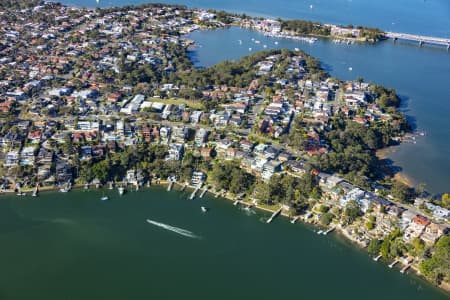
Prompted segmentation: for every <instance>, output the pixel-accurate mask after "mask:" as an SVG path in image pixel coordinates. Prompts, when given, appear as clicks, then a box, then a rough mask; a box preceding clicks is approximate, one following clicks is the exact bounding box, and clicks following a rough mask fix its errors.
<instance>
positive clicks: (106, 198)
mask: <svg viewBox="0 0 450 300" xmlns="http://www.w3.org/2000/svg"><path fill="white" fill-rule="evenodd" d="M108 199H109V197H108V196H102V197H101V198H100V200H102V201H106V200H108Z"/></svg>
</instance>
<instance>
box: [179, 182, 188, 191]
mask: <svg viewBox="0 0 450 300" xmlns="http://www.w3.org/2000/svg"><path fill="white" fill-rule="evenodd" d="M186 187H187V184H186V183H185V184H183V186H182V187H181V190H180V191H184V190H185V189H186Z"/></svg>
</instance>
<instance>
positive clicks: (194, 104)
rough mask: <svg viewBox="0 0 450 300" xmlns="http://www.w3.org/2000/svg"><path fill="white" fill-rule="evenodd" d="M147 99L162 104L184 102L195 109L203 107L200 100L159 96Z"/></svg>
mask: <svg viewBox="0 0 450 300" xmlns="http://www.w3.org/2000/svg"><path fill="white" fill-rule="evenodd" d="M147 101H152V102H158V103H164V104H184V105H186V106H188V107H190V108H193V109H196V110H203V109H204V106H203V104H202V103H201V102H200V101H194V100H186V99H177V98H169V99H161V98H155V97H149V98H147Z"/></svg>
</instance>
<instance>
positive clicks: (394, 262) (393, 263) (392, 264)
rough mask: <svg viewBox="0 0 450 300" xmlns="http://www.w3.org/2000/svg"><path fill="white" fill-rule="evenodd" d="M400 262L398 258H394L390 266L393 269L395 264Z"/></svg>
mask: <svg viewBox="0 0 450 300" xmlns="http://www.w3.org/2000/svg"><path fill="white" fill-rule="evenodd" d="M397 263H398V260H394V261H393V262H392V263H391V264H390V265H389V268H391V269H392V267H393V266H395V265H396V264H397Z"/></svg>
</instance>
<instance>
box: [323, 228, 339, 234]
mask: <svg viewBox="0 0 450 300" xmlns="http://www.w3.org/2000/svg"><path fill="white" fill-rule="evenodd" d="M335 229H336V227H330V228H328V229H327V230H326V231H324V232H323V235H327V234H329V233H330V232H332V231H333V230H335Z"/></svg>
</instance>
